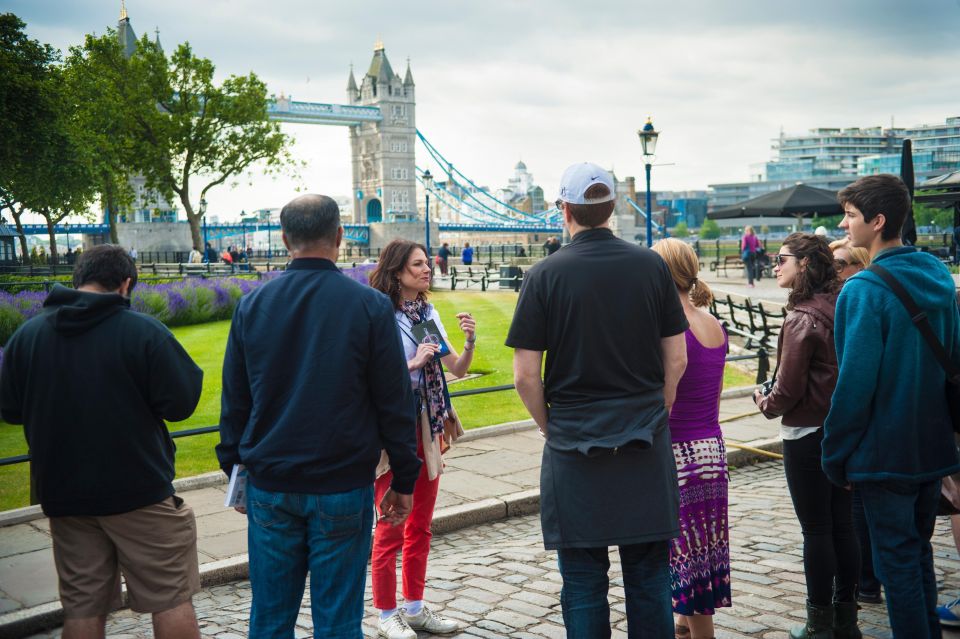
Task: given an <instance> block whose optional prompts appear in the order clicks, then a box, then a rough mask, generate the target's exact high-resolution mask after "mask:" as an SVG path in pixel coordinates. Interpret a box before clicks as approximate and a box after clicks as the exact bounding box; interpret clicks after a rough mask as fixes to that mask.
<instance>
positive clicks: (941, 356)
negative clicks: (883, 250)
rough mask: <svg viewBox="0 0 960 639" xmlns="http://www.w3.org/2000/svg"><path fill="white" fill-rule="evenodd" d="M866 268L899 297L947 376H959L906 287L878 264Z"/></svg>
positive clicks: (923, 312)
mask: <svg viewBox="0 0 960 639" xmlns="http://www.w3.org/2000/svg"><path fill="white" fill-rule="evenodd" d="M867 270H868V271H870V272H872V273H875V274H876V275H878V276H879V277H880V279H882V280H883V281H884V282H886V283H887V286H889V287H890V290H892V291H893V294H894V295H896V296H897V297H898V298H899V299H900V303H901V304H903V306H904V308H906V309H907V313H909V315H910V320H911V321H912V322H913V325H914V326H916V327H917V330H918V331H920V334H921V335H923V339H925V340H926V342H927V345H928V346H929V347H930V350H932V351H933V355H934V357H936V359H937V362H938V363H939V364H940V366H941V367H942V368H943V370H944V372H946V374H947V377H948V378H950V379H955V380H956V379H958V378H960V368H958V367H957V365H956V364H954V363H953V362H952V361H951V360H950V356H949V355H948V354H947V349H945V348H944V347H943V344H941V343H940V340H939V339H937V336H936V335H935V334H934V332H933V327H932V326H931V325H930V320H929V319H928V318H927V314H926V312H925V311H923V310H922V309H921V308H920V307H919V306H917V303H916V302H915V301H913V298H912V297H911V296H910V293H908V292H907V289H905V288H903V285H902V284H901V283H900V282H899V281H897V278H895V277H894V276H893V275H891V274H890V272H889V271H888V270H887V269H885V268H883V267H882V266H880V265H879V264H871V265H870V266H869V267H867Z"/></svg>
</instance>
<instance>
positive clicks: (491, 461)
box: [0, 397, 779, 636]
mask: <svg viewBox="0 0 960 639" xmlns="http://www.w3.org/2000/svg"><path fill="white" fill-rule="evenodd" d="M720 410H721V419H722V420H726V419H730V418H732V417H733V418H736V417H738V416H740V417H739V418H736V419H734V420H733V421H730V422H729V423H724V431H725V433H726V436H727V439H728V441H729V442H730V443H731V444H734V443H737V442H739V443H744V444H748V445H750V446H751V447H759V448H767V449H771V450H777V449H778V448H779V442H778V441H776V440H775V439H772V438H773V437H775V435H776V433H777V426H776V424H775V423H773V422H770V421H768V420H766V419H764V418H763V417H762V416H759V415H750V416H746V417H743V415H744V414H749V413H754V412H755V410H756V409H755V407H754V405H753V402H752V400H751V399H750V398H749V397H739V398H731V399H724V400H723V401H722V402H721V404H720ZM542 447H543V440H542V439H541V438H540V436H539V435H538V434H537V432H536V430H535V429H534V428H533V425H532V422H517V423H515V424H505V425H502V426H493V427H487V428H483V429H476V430H472V431H469V432H468V433H467V434H466V436H465V437H464V438H463V439H462V440H461V441H459V442H458V443H457V444H456V445H455V446H454V447H453V449H452V450H451V451H450V452H449V453H448V454H447V455H446V456H445V459H446V463H447V468H446V472H445V473H444V475H443V480H442V482H441V488H440V495H439V498H438V500H437V511H436V516H435V519H434V531H435V532H436V533H437V534H441V533H444V532H450V531H454V530H457V529H460V528H464V527H466V526H471V525H476V524H481V523H488V522H493V521H498V520H503V519H505V518H506V517H513V516H519V515H527V514H532V513H536V512H538V510H539V499H540V497H539V480H540V453H541V449H542ZM756 458H757V456H756V455H755V454H753V453H745V452H743V451H738V450H736V449H735V448H733V446H730V456H729V460H730V462H731V463H732V464H734V465H740V464H744V463H747V462H749V461H752V460H754V459H756ZM225 488H226V486H225V484H224V483H223V476H222V474H221V473H211V474H209V475H204V476H200V477H198V478H190V479H187V480H182V481H179V482H178V492H179V494H180V495H181V496H182V497H183V498H184V499H185V500H186V502H187V503H188V504H190V506H191V507H192V508H193V509H194V511H195V513H196V515H197V527H198V551H199V553H200V562H201V572H202V573H203V578H204V585H205V586H208V585H216V584H223V583H228V582H231V581H235V580H237V579H244V578H246V575H247V557H246V552H247V536H246V527H247V522H246V518H245V517H244V516H242V515H239V514H238V513H236V512H234V511H233V510H232V509H229V510H228V509H225V508H224V507H223V500H224V490H225ZM37 510H38V509H37V508H36V507H33V508H32V509H21V511H19V512H18V511H10V512H8V513H4V514H3V515H0V636H7V635H8V634H10V635H12V634H14V632H15V631H16V632H17V633H18V634H19V635H20V636H22V634H23V632H24V630H29V631H34V630H36V629H37V628H42V627H44V624H46V626H47V627H49V626H50V625H53V624H56V623H58V622H59V620H60V618H61V612H60V605H59V602H58V601H57V581H56V573H55V571H54V566H53V556H52V552H51V540H50V532H49V523H48V521H47V519H45V518H43V517H42V515H39V516H38V513H37ZM24 511H26V512H24ZM31 513H33V515H32V517H33V518H30V514H31ZM18 517H19V519H28V520H27V521H20V522H19V523H16V522H17V518H18ZM4 521H5V522H6V523H7V525H3V523H4ZM507 525H508V526H512V525H513V523H512V522H510V523H508V524H507ZM477 576H481V575H477ZM17 628H20V629H21V630H19V631H17V630H16V629H17ZM14 636H16V635H14Z"/></svg>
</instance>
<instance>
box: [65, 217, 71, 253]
mask: <svg viewBox="0 0 960 639" xmlns="http://www.w3.org/2000/svg"><path fill="white" fill-rule="evenodd" d="M63 228H64V229H65V230H66V232H67V252H68V253H69V252H70V222H64V223H63Z"/></svg>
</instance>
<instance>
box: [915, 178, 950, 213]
mask: <svg viewBox="0 0 960 639" xmlns="http://www.w3.org/2000/svg"><path fill="white" fill-rule="evenodd" d="M913 199H914V200H915V201H917V202H923V203H925V204H934V205H936V204H940V205H947V204H953V203H960V171H954V172H953V173H946V174H944V175H938V176H937V177H935V178H930V179H929V180H927V181H926V182H921V183H920V184H918V185H917V192H916V195H915V196H914V198H913Z"/></svg>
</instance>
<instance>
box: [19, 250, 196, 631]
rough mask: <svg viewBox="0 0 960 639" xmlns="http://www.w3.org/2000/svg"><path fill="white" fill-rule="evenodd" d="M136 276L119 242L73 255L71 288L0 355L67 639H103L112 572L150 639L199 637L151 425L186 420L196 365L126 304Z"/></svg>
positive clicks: (170, 461)
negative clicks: (143, 617)
mask: <svg viewBox="0 0 960 639" xmlns="http://www.w3.org/2000/svg"><path fill="white" fill-rule="evenodd" d="M136 282H137V268H136V265H135V264H134V262H133V258H132V257H131V256H130V255H129V254H128V253H127V252H126V251H125V250H124V249H123V248H122V247H120V246H115V245H112V244H101V245H99V246H95V247H93V248H91V249H90V250H88V251H84V252H83V253H82V254H81V255H80V257H79V259H78V260H77V264H76V266H75V267H74V271H73V285H74V288H73V289H69V288H66V287H63V286H60V285H59V284H58V285H56V286H54V288H53V291H51V293H50V295H49V296H48V297H47V299H46V301H44V303H43V311H42V312H41V314H40V315H38V316H37V317H34V318H33V319H30V320H28V321H27V322H26V323H24V324H23V326H21V327H20V328H19V329H18V330H17V332H16V333H14V334H13V336H12V337H11V338H10V340H9V341H8V342H7V345H6V348H5V349H4V353H3V369H2V373H0V414H2V416H3V419H4V420H6V421H7V422H9V423H11V424H23V425H24V434H25V435H26V438H27V443H28V444H29V446H30V455H31V457H32V459H31V463H32V471H33V475H34V477H35V478H36V486H37V496H38V498H39V500H40V506H41V507H42V508H43V512H44V514H45V515H47V517H49V518H50V534H51V536H52V537H53V558H54V564H55V566H56V570H57V576H58V579H59V586H60V601H61V602H62V604H63V612H64V617H65V619H64V623H63V636H64V637H65V638H67V639H87V638H94V637H103V636H104V627H105V624H106V619H107V613H109V612H110V611H111V610H114V609H115V608H117V607H119V605H120V575H121V573H123V576H124V578H125V579H126V584H127V594H128V596H129V601H130V608H131V609H133V610H134V611H136V612H141V613H151V614H152V615H153V630H154V635H155V636H156V637H157V638H158V639H198V638H199V637H200V630H199V628H198V627H197V619H196V616H195V614H194V610H193V604H192V597H193V595H194V594H196V593H197V592H199V590H200V572H199V569H198V560H197V525H196V520H195V518H194V514H193V510H191V508H190V507H189V506H187V505H186V504H185V503H184V502H183V500H182V499H180V497H178V496H177V495H175V494H174V489H173V477H174V450H175V446H174V444H173V440H172V439H171V438H170V433H169V432H168V431H167V427H166V424H164V420H168V421H174V422H176V421H182V420H184V419H186V418H188V417H189V416H190V415H191V414H193V411H194V409H195V408H196V406H197V402H198V401H199V400H200V391H201V386H202V382H203V371H202V370H200V368H199V367H197V365H196V364H194V363H193V360H192V359H190V356H189V355H187V353H186V351H184V350H183V347H181V346H180V344H179V343H178V342H177V340H176V338H174V337H173V335H172V334H171V333H170V331H169V330H168V329H167V328H166V327H165V326H163V324H161V323H160V322H158V321H157V320H155V319H154V318H152V317H149V316H147V315H142V314H140V313H136V312H134V311H131V310H130V299H129V296H130V292H131V291H132V290H133V287H134V286H135V285H136ZM51 362H56V365H54V366H51ZM38 371H43V374H38Z"/></svg>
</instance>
